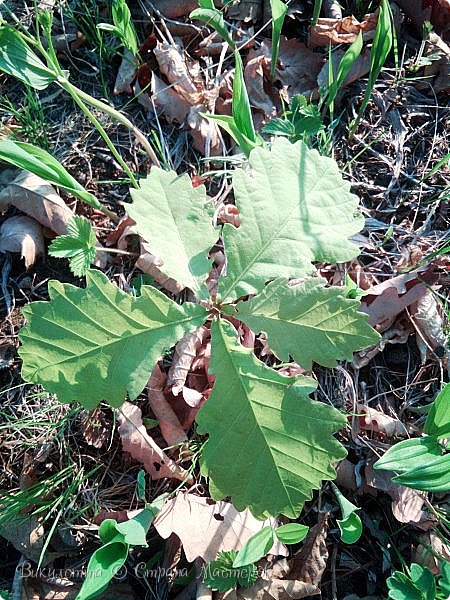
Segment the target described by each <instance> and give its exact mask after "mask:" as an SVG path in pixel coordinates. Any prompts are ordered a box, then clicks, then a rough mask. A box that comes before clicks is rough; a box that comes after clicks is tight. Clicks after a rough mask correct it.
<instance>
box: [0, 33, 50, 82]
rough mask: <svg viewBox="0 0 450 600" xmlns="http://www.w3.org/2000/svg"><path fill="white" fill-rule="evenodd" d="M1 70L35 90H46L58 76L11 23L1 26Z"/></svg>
mask: <svg viewBox="0 0 450 600" xmlns="http://www.w3.org/2000/svg"><path fill="white" fill-rule="evenodd" d="M0 70H1V71H4V72H5V73H7V74H8V75H11V76H12V77H15V78H16V79H18V80H19V81H21V82H22V83H25V84H27V85H30V86H31V87H32V88H34V89H35V90H45V88H46V87H47V86H49V85H50V84H51V83H52V82H53V81H55V80H56V79H57V77H58V75H57V73H54V72H53V71H52V70H51V69H49V68H48V67H46V66H45V64H44V63H43V62H42V60H41V59H40V58H38V56H37V55H36V54H35V53H34V52H33V50H32V49H31V48H30V47H29V46H28V44H27V43H26V42H25V41H24V40H23V39H22V37H21V35H20V33H19V32H18V31H16V30H15V29H14V28H13V27H11V26H10V25H2V26H1V27H0Z"/></svg>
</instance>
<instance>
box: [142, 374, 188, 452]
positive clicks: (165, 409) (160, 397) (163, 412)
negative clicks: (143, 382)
mask: <svg viewBox="0 0 450 600" xmlns="http://www.w3.org/2000/svg"><path fill="white" fill-rule="evenodd" d="M165 382H166V376H165V375H164V373H163V372H162V371H161V369H160V367H159V365H158V364H157V365H155V368H154V369H153V371H152V374H151V375H150V379H149V380H148V392H147V393H148V402H149V404H150V408H151V409H152V411H153V414H154V415H155V417H156V419H157V420H158V424H159V428H160V430H161V434H162V436H163V438H164V440H165V441H166V443H167V445H168V446H177V445H178V444H181V443H182V442H185V441H186V440H187V435H186V433H185V431H184V429H183V428H182V427H181V424H180V421H179V420H178V417H177V415H176V414H175V413H174V411H173V409H172V407H171V406H170V404H169V403H168V402H167V400H166V397H165V396H164V392H163V389H164V384H165Z"/></svg>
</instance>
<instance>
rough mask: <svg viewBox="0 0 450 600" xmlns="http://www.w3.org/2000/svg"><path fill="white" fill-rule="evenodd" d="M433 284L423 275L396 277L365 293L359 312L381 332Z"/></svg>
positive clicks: (410, 274)
mask: <svg viewBox="0 0 450 600" xmlns="http://www.w3.org/2000/svg"><path fill="white" fill-rule="evenodd" d="M419 276H420V277H421V279H424V280H425V281H427V279H428V281H427V283H428V284H431V283H433V282H432V281H431V280H430V278H429V277H427V276H426V274H425V273H420V274H419V275H418V274H417V273H407V274H405V275H398V276H397V277H393V278H391V279H388V280H386V281H385V282H383V283H380V284H378V285H375V286H373V287H371V288H369V289H368V290H367V291H366V295H365V296H364V297H363V299H362V302H361V311H362V312H365V313H366V314H368V315H369V324H370V325H372V327H376V329H377V331H379V332H383V331H386V330H387V329H389V327H390V326H391V325H392V324H393V323H394V321H395V319H396V318H397V315H398V314H400V313H401V312H402V311H403V310H405V308H406V307H408V306H410V305H411V304H413V303H414V302H417V300H419V298H421V297H422V296H423V295H424V294H425V293H426V291H427V289H428V288H427V283H425V282H424V281H421V280H419V279H418V277H419Z"/></svg>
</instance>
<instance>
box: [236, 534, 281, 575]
mask: <svg viewBox="0 0 450 600" xmlns="http://www.w3.org/2000/svg"><path fill="white" fill-rule="evenodd" d="M272 546H273V527H271V526H270V525H269V526H267V527H263V528H262V529H260V530H259V531H257V532H256V533H255V534H254V535H252V536H251V537H250V538H249V539H248V540H247V541H246V542H245V544H244V545H243V546H242V548H241V549H240V550H239V552H238V553H237V555H236V558H235V559H234V560H233V568H234V569H237V568H239V567H245V565H249V564H251V563H255V562H258V560H260V559H261V558H262V557H263V556H265V555H266V554H267V553H268V552H269V550H270V549H271V548H272Z"/></svg>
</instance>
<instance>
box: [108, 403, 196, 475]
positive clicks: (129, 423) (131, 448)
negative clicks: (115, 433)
mask: <svg viewBox="0 0 450 600" xmlns="http://www.w3.org/2000/svg"><path fill="white" fill-rule="evenodd" d="M117 420H118V423H119V434H120V438H121V440H122V447H123V450H124V451H125V452H129V453H130V454H131V456H132V457H133V458H134V459H135V460H137V461H139V462H142V464H143V465H144V468H145V470H146V471H147V473H149V474H150V475H151V476H152V478H153V479H163V478H165V477H171V478H174V479H180V480H181V481H190V479H191V478H190V477H189V474H188V473H187V471H185V470H184V469H183V468H182V467H179V466H178V465H177V464H176V463H175V462H174V461H173V460H172V459H170V458H169V457H168V456H167V454H165V452H163V451H162V450H161V448H160V447H159V446H158V444H157V443H156V442H155V440H154V439H153V438H152V437H151V436H150V435H149V434H148V433H147V430H146V428H145V427H144V425H143V423H142V412H141V409H140V408H139V407H138V406H135V405H134V404H131V402H124V404H122V407H121V408H120V409H118V411H117Z"/></svg>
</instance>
